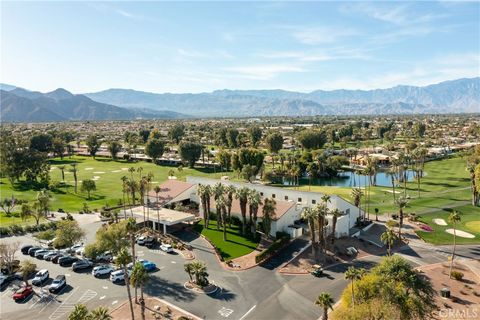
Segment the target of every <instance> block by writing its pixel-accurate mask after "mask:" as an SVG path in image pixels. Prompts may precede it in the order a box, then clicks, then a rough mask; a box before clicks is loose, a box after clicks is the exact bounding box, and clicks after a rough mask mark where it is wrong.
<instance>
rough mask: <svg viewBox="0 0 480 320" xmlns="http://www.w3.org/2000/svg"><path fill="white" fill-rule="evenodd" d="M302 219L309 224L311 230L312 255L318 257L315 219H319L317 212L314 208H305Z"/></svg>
mask: <svg viewBox="0 0 480 320" xmlns="http://www.w3.org/2000/svg"><path fill="white" fill-rule="evenodd" d="M301 217H302V219H303V220H305V221H307V222H308V227H309V229H310V238H311V239H312V255H313V256H314V257H316V256H317V253H316V244H315V218H316V217H317V214H316V212H315V211H314V210H313V209H312V208H304V209H303V211H302V213H301Z"/></svg>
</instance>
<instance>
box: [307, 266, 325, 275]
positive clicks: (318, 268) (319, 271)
mask: <svg viewBox="0 0 480 320" xmlns="http://www.w3.org/2000/svg"><path fill="white" fill-rule="evenodd" d="M310 274H311V275H312V276H314V277H317V278H319V277H322V276H323V275H324V273H323V268H322V266H320V265H318V264H315V265H313V270H312V272H310Z"/></svg>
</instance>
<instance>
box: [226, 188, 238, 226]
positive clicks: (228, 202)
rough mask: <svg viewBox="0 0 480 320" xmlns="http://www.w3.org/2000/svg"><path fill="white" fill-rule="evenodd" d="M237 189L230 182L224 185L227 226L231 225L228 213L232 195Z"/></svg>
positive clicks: (230, 207) (230, 208)
mask: <svg viewBox="0 0 480 320" xmlns="http://www.w3.org/2000/svg"><path fill="white" fill-rule="evenodd" d="M236 191H237V189H236V188H235V186H234V185H232V184H230V185H228V186H226V187H225V193H226V194H227V199H226V205H227V217H228V227H229V228H231V227H232V219H230V217H231V216H230V214H231V212H232V203H233V196H234V195H235V192H236Z"/></svg>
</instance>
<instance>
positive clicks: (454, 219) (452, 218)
mask: <svg viewBox="0 0 480 320" xmlns="http://www.w3.org/2000/svg"><path fill="white" fill-rule="evenodd" d="M461 220H462V219H461V217H460V213H459V212H458V211H456V210H453V211H452V212H451V213H450V215H449V216H448V222H449V223H451V224H452V225H453V252H452V260H451V261H450V279H452V268H453V259H455V249H456V247H457V223H458V222H460V221H461Z"/></svg>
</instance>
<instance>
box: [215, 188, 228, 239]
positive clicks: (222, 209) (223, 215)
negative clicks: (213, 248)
mask: <svg viewBox="0 0 480 320" xmlns="http://www.w3.org/2000/svg"><path fill="white" fill-rule="evenodd" d="M216 204H217V220H218V221H222V229H223V241H227V225H226V223H227V221H226V219H227V208H226V206H227V205H226V200H225V197H224V196H223V195H221V196H219V197H218V199H217V202H216ZM217 228H218V222H217Z"/></svg>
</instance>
